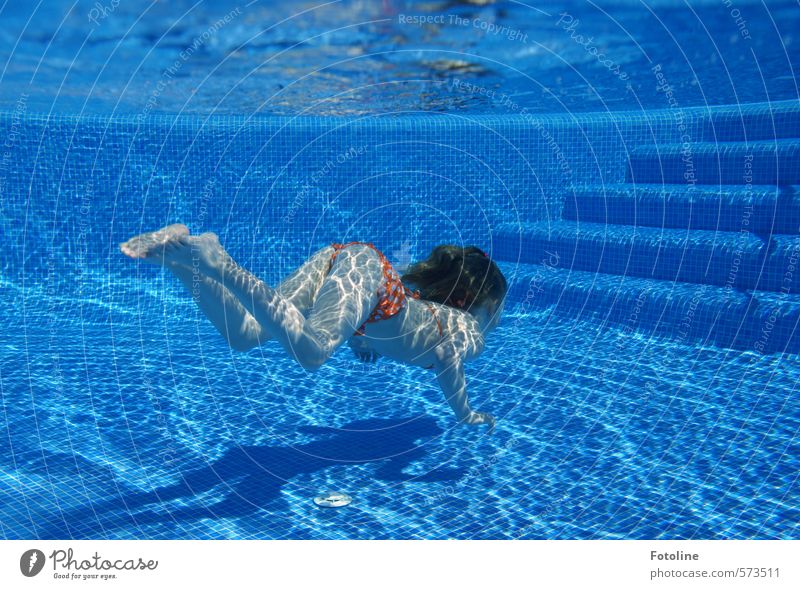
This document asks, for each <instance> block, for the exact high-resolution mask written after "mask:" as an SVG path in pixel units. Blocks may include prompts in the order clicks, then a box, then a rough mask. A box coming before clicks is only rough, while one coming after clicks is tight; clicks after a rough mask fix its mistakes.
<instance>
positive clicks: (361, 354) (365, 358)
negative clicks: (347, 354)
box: [353, 350, 380, 363]
mask: <svg viewBox="0 0 800 589" xmlns="http://www.w3.org/2000/svg"><path fill="white" fill-rule="evenodd" d="M353 353H354V354H355V355H356V358H358V359H359V360H361V361H362V362H370V363H374V362H375V361H376V360H377V359H378V357H379V356H380V354H378V353H377V352H374V351H372V350H367V351H358V350H353Z"/></svg>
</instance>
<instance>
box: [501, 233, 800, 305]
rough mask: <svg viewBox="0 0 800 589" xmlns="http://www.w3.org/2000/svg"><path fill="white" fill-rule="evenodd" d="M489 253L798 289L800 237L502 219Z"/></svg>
mask: <svg viewBox="0 0 800 589" xmlns="http://www.w3.org/2000/svg"><path fill="white" fill-rule="evenodd" d="M495 236H496V240H495V247H494V257H495V258H496V259H498V260H504V261H513V262H517V261H518V262H522V263H533V264H538V263H541V262H542V261H543V260H546V259H553V258H557V259H558V265H559V266H560V267H562V268H568V269H570V268H571V269H574V270H585V271H590V272H601V273H606V274H616V275H622V276H632V277H639V278H656V279H659V280H668V281H672V282H674V281H678V282H691V283H697V284H709V285H716V286H730V287H734V288H738V289H759V290H781V289H786V291H787V292H788V293H795V292H800V276H799V275H800V271H798V270H800V268H798V269H795V266H797V265H798V263H799V262H800V237H795V236H785V235H781V236H772V237H771V238H768V239H767V240H764V239H762V238H761V237H759V236H757V235H754V234H752V233H749V232H735V233H734V232H722V231H709V230H700V229H693V230H686V229H662V228H654V227H635V226H630V225H611V224H608V225H607V224H603V223H582V222H574V221H556V222H535V223H514V224H511V223H509V224H504V225H500V226H498V227H497V229H496V231H495Z"/></svg>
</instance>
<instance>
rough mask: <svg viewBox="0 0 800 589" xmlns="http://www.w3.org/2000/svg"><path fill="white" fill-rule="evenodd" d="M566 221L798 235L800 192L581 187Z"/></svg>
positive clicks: (567, 206) (570, 200) (567, 205)
mask: <svg viewBox="0 0 800 589" xmlns="http://www.w3.org/2000/svg"><path fill="white" fill-rule="evenodd" d="M563 218H564V219H565V220H571V221H580V222H591V223H612V224H616V225H639V226H648V227H666V228H675V229H709V230H717V231H740V230H742V229H744V230H749V231H753V232H755V233H760V234H765V235H769V234H771V233H787V234H792V235H797V234H798V233H800V186H762V185H757V186H750V187H747V186H731V185H723V186H720V185H716V186H708V185H697V186H695V187H690V186H686V185H685V184H606V185H596V186H578V187H575V188H573V190H572V192H571V193H570V194H567V195H566V196H565V197H564V210H563Z"/></svg>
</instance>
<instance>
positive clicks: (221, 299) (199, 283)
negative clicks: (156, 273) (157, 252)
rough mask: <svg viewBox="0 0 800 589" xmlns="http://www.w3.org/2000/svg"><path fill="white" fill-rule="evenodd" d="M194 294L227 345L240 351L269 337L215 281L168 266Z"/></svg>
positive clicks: (186, 270)
mask: <svg viewBox="0 0 800 589" xmlns="http://www.w3.org/2000/svg"><path fill="white" fill-rule="evenodd" d="M165 267H166V268H168V269H169V270H171V271H172V273H173V274H174V275H175V276H177V277H178V279H179V280H180V281H181V282H182V283H183V285H184V286H185V287H186V289H187V290H188V291H189V292H190V293H191V294H192V298H193V299H194V302H195V303H197V306H198V307H200V310H201V311H203V314H204V315H205V316H206V317H208V319H209V320H210V321H211V323H212V324H213V325H214V327H216V328H217V331H218V332H219V333H220V335H222V337H224V338H225V341H227V342H228V345H229V346H230V347H231V348H233V349H234V350H237V351H239V352H244V351H247V350H250V349H252V348H255V347H256V346H260V345H261V344H263V343H264V342H265V341H267V340H268V339H269V334H268V333H267V332H266V330H264V329H263V328H262V327H261V325H260V324H259V323H258V321H256V319H255V317H253V316H252V315H251V314H250V313H248V312H247V309H245V308H244V307H243V306H242V304H241V303H240V302H239V300H238V299H237V298H236V297H235V296H233V295H232V294H231V293H230V292H229V291H228V289H227V288H225V287H224V286H222V285H221V284H220V283H219V282H217V281H216V280H212V279H211V278H209V277H208V276H204V275H203V274H200V273H199V272H198V273H194V272H193V271H192V269H191V268H190V267H188V266H184V265H182V264H165Z"/></svg>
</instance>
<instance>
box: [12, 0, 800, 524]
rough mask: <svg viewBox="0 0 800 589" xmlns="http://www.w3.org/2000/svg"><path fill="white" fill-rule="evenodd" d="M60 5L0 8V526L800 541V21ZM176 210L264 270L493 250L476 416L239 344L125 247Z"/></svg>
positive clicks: (494, 7) (400, 380)
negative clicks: (474, 419)
mask: <svg viewBox="0 0 800 589" xmlns="http://www.w3.org/2000/svg"><path fill="white" fill-rule="evenodd" d="M107 4H108V3H107ZM481 4H483V5H481ZM70 6H72V3H69V6H68V3H61V2H54V3H52V4H51V5H50V7H49V8H50V10H49V11H48V12H47V13H45V12H42V11H35V12H34V11H32V8H31V7H30V6H27V7H23V4H22V3H9V4H7V5H4V6H3V9H2V10H3V12H2V13H0V14H3V15H4V17H6V18H7V20H6V21H4V23H6V22H7V23H8V26H5V27H3V28H2V31H0V51H2V54H3V55H6V56H7V60H5V63H6V66H5V69H4V70H3V72H2V78H0V88H2V89H3V92H2V93H0V96H1V97H2V98H0V105H1V106H2V108H0V111H1V112H0V133H1V135H0V137H2V139H3V141H2V142H1V143H0V145H2V159H0V230H2V237H3V255H2V257H0V270H1V273H0V295H1V296H0V316H2V317H3V332H2V335H0V405H2V411H0V440H2V441H1V442H0V535H2V536H3V537H5V538H14V539H23V538H325V539H327V538H519V539H532V538H670V539H674V538H714V539H717V538H720V539H721V538H797V537H798V529H797V524H798V521H800V509H798V480H797V477H798V472H800V470H798V468H797V464H798V463H797V456H798V455H799V454H800V448H798V428H800V412H799V411H798V408H797V402H796V399H797V393H796V390H795V389H796V386H797V382H798V375H800V365H799V364H798V353H800V330H798V323H800V292H798V290H800V278H798V277H797V276H796V268H797V260H798V259H799V258H800V196H798V191H797V186H800V101H799V100H798V92H797V86H796V79H795V76H794V70H793V67H794V66H795V65H796V64H797V58H798V52H797V51H796V49H795V44H794V43H795V41H794V39H793V30H794V29H793V27H794V28H796V26H794V25H796V24H797V22H798V19H800V15H798V14H797V10H796V6H793V5H792V4H791V3H788V2H774V3H772V2H770V3H767V4H766V5H762V4H761V3H754V2H741V3H737V4H736V6H735V7H728V6H726V5H725V3H717V2H714V3H711V2H692V3H691V4H689V5H686V6H684V7H682V8H678V7H676V6H674V4H673V3H667V2H653V3H649V4H648V5H647V7H645V6H643V5H640V4H638V3H632V2H623V1H615V2H608V3H605V4H600V3H595V4H586V3H576V2H565V3H562V4H555V3H541V4H540V5H537V6H533V7H526V6H524V5H522V4H519V3H515V2H496V3H478V2H473V3H442V4H441V5H438V4H430V3H425V4H419V3H412V2H383V3H372V2H364V3H361V2H345V3H332V4H330V5H328V6H322V7H320V8H318V9H313V8H312V7H311V5H307V4H302V5H297V6H295V5H294V4H292V8H288V7H281V6H275V5H271V4H268V3H262V2H256V3H252V4H249V5H247V6H239V5H237V4H235V3H228V2H220V3H213V4H212V3H200V4H199V5H198V6H197V7H196V8H192V5H189V4H185V3H182V2H176V3H169V5H167V4H165V3H154V4H153V5H152V7H151V8H149V9H148V10H144V9H143V8H141V7H137V6H134V4H133V3H119V4H118V5H116V6H115V7H114V10H110V9H109V10H107V11H105V12H103V13H102V15H101V14H100V13H98V14H97V15H95V20H96V21H97V22H92V21H91V20H89V17H90V16H91V15H92V14H91V10H92V9H93V8H97V6H96V5H95V4H94V3H91V2H77V3H75V5H74V7H72V8H71V11H70V10H68V8H69V7H70ZM101 6H102V3H101ZM109 6H111V4H108V5H107V6H106V8H108V7H109ZM648 7H649V8H648ZM733 8H735V9H737V10H739V11H740V12H739V14H741V15H744V18H745V19H746V21H747V25H748V28H747V31H748V34H749V35H750V37H751V38H750V39H747V38H745V37H744V36H743V33H742V31H741V28H740V26H739V25H738V24H737V22H736V19H735V18H732V17H731V10H732V9H733ZM236 10H240V12H236ZM304 10H305V12H304ZM232 11H233V12H232ZM184 12H185V14H184ZM231 13H233V17H231V19H230V20H229V21H228V22H223V24H222V25H220V26H219V27H217V28H216V29H215V30H213V31H212V32H210V33H208V34H206V35H204V33H205V32H206V31H208V27H209V26H214V23H215V22H217V20H216V19H220V18H223V19H224V18H225V16H226V15H228V14H231ZM562 13H564V14H568V15H570V16H571V17H572V21H570V23H567V22H562V23H561V24H557V22H558V20H559V19H560V18H562V17H563V14H562ZM401 14H404V15H407V14H417V15H430V16H436V15H446V16H447V18H448V19H449V18H450V15H451V14H453V15H459V17H460V18H469V19H470V22H475V21H476V19H478V20H480V21H481V22H487V23H488V22H491V23H495V24H497V26H499V27H502V26H510V25H514V26H515V27H517V28H518V29H519V30H520V31H522V33H521V34H524V32H527V33H528V35H529V38H528V40H527V41H521V40H520V39H516V40H512V39H511V38H510V37H509V35H510V34H511V33H510V32H508V31H506V33H504V35H505V36H502V35H495V34H492V33H489V32H487V31H482V30H481V29H480V27H474V26H472V27H469V26H466V27H465V26H462V25H455V26H451V25H450V24H449V23H448V24H447V25H446V26H438V25H436V26H434V25H435V23H434V24H432V25H431V26H417V25H410V24H403V23H401V22H400V19H399V15H401ZM54 15H59V18H55V17H54ZM61 15H63V19H62V18H61ZM559 15H561V16H559ZM29 18H30V20H29ZM285 18H288V19H289V20H288V21H286V22H282V19H285ZM562 20H564V21H566V20H569V19H568V18H567V17H563V19H562ZM576 20H578V21H580V22H579V24H578V25H573V24H572V23H574V22H575V21H576ZM365 21H372V22H371V23H370V24H359V23H364V22H365ZM562 25H566V26H562ZM570 26H572V28H571V29H569V27H570ZM23 31H24V32H23ZM576 31H579V32H580V31H587V33H586V34H587V35H588V34H589V33H588V31H591V34H593V35H594V37H595V39H596V42H597V43H598V46H602V47H603V49H604V50H605V51H607V52H608V53H609V55H613V56H614V59H615V61H616V62H618V64H619V65H620V68H621V70H620V71H624V72H625V73H627V74H628V75H629V76H630V82H631V84H632V87H631V88H632V90H635V91H632V90H631V89H627V88H626V86H625V84H624V83H622V82H626V81H625V80H620V79H619V76H618V74H616V73H614V72H610V71H609V70H608V68H606V67H604V66H602V64H600V65H598V62H597V59H596V57H595V56H594V54H593V53H592V52H591V51H589V50H587V45H586V43H584V44H581V43H579V42H577V41H576V39H575V38H573V37H574V35H577V34H583V33H579V32H576ZM196 39H202V43H199V44H197V45H195V40H196ZM534 41H535V42H534ZM583 41H586V39H583ZM593 42H594V41H593ZM192 46H195V50H194V51H193V53H192V55H191V56H190V58H188V59H185V60H183V59H181V58H180V54H181V51H182V50H185V49H186V48H187V47H192ZM454 53H455V55H454ZM73 59H74V61H73ZM176 59H179V60H181V61H180V64H179V67H177V68H173V69H170V68H171V67H172V66H174V64H175V60H176ZM105 64H107V65H106V66H105V67H104V65H105ZM317 68H320V69H319V71H318V72H316V73H313V74H310V75H306V74H309V70H314V69H317ZM207 76H208V78H207V79H206V77H207ZM159 84H160V85H159ZM482 90H483V91H482ZM492 90H496V92H494V93H492ZM502 96H510V97H512V98H511V99H510V100H506V99H504V98H502ZM523 109H524V110H523ZM400 115H402V116H400ZM172 222H183V223H186V224H187V225H188V226H189V227H190V228H191V230H192V231H193V232H201V231H215V232H217V233H218V234H219V235H220V239H221V241H222V243H223V245H224V246H225V247H226V248H227V249H228V250H229V251H230V252H231V254H232V255H233V256H234V258H235V259H236V260H237V261H239V262H240V263H241V264H243V265H244V266H246V267H248V268H250V269H251V270H252V271H253V272H254V273H255V274H257V275H258V276H260V277H262V278H263V279H264V280H266V281H268V282H270V283H272V284H275V283H277V281H278V280H280V278H281V277H282V276H285V275H286V274H287V273H288V272H290V271H291V270H292V269H293V268H294V267H296V266H297V265H298V264H299V263H301V262H302V261H303V260H304V259H305V258H306V257H307V256H308V255H309V254H310V253H311V252H313V251H314V250H316V249H317V248H319V247H321V246H323V245H326V244H329V243H331V242H336V241H339V242H341V241H349V240H355V239H357V240H363V241H371V242H373V243H375V244H376V245H377V246H378V247H379V248H380V249H381V250H382V251H384V252H385V253H386V255H387V256H388V258H389V259H390V261H391V262H392V263H393V264H395V265H396V266H402V265H404V264H407V263H409V262H410V261H412V260H416V259H419V258H420V257H421V256H424V255H426V254H427V253H428V252H429V251H430V249H431V248H432V247H433V246H435V245H437V244H439V243H456V244H461V245H467V244H473V243H474V244H477V245H479V246H480V247H482V248H483V249H485V250H486V251H487V252H489V254H490V255H491V256H492V257H493V258H494V259H496V260H497V261H498V263H499V264H500V265H501V267H502V269H503V272H504V273H505V275H506V277H507V278H508V280H509V283H510V292H509V300H508V304H507V306H506V313H505V315H504V317H503V320H502V322H501V324H500V327H499V328H498V330H497V332H496V333H493V334H492V335H491V336H490V337H489V338H488V340H487V350H486V352H485V353H484V355H483V356H482V357H481V358H480V359H478V360H477V361H475V362H474V363H472V364H469V365H468V367H467V378H468V386H469V391H470V396H471V401H472V404H473V406H474V408H476V409H478V410H483V411H489V412H491V413H493V414H494V415H495V416H496V417H497V418H498V426H497V429H496V431H495V433H494V434H492V435H491V436H489V435H486V432H485V431H484V430H483V429H482V428H470V427H464V426H456V425H455V423H454V421H455V420H454V418H453V416H452V414H451V411H450V409H449V408H448V407H447V405H446V403H445V401H444V399H443V398H442V394H441V392H440V391H439V390H438V387H437V385H436V383H435V381H434V379H433V378H432V377H431V375H430V374H429V373H428V372H427V371H424V370H421V369H416V368H411V367H405V366H402V365H399V364H394V363H392V362H389V361H386V360H380V361H379V362H378V363H377V364H375V365H371V364H363V363H360V362H358V361H357V360H356V359H355V357H354V356H353V355H352V353H351V352H350V350H348V349H347V348H343V349H341V350H339V351H338V352H337V353H336V354H335V355H334V357H333V358H332V359H331V361H330V362H329V363H328V364H326V365H325V366H324V367H323V368H322V369H321V370H319V371H318V372H316V373H313V374H306V373H305V372H304V371H303V370H302V369H301V368H299V367H298V366H297V365H295V364H294V363H292V362H291V361H289V360H288V359H287V358H286V357H285V354H283V353H281V352H280V350H279V349H278V347H277V346H276V345H274V344H267V345H265V346H263V347H261V348H258V349H255V350H252V351H250V352H247V353H237V352H232V351H231V350H230V349H229V348H227V346H226V345H225V344H224V342H223V341H222V339H221V338H220V337H219V335H217V334H216V332H215V331H214V329H213V327H212V326H211V325H210V324H209V323H208V322H207V320H206V319H205V318H204V317H203V316H202V315H200V314H199V312H198V311H197V309H196V307H195V306H194V305H193V303H192V301H191V298H190V296H189V295H188V294H187V293H185V292H184V291H183V290H182V289H181V287H180V285H179V284H178V282H177V280H175V279H174V278H172V277H171V276H169V275H168V274H166V273H163V272H161V271H159V270H157V269H156V268H153V267H151V266H149V265H141V264H137V263H134V262H132V261H130V260H128V259H127V258H125V257H124V256H122V254H121V253H120V252H119V250H118V247H117V244H118V243H119V242H121V241H124V240H125V239H128V238H129V237H131V236H133V235H135V234H138V233H141V232H143V231H147V230H152V229H155V228H158V227H161V226H163V225H165V224H167V223H172ZM323 491H341V492H345V493H348V494H349V495H351V496H352V497H353V502H352V504H351V505H349V506H348V507H346V508H342V509H336V510H324V509H320V508H318V507H317V506H316V505H315V504H314V503H313V498H314V497H315V496H316V495H318V494H320V492H323Z"/></svg>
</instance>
